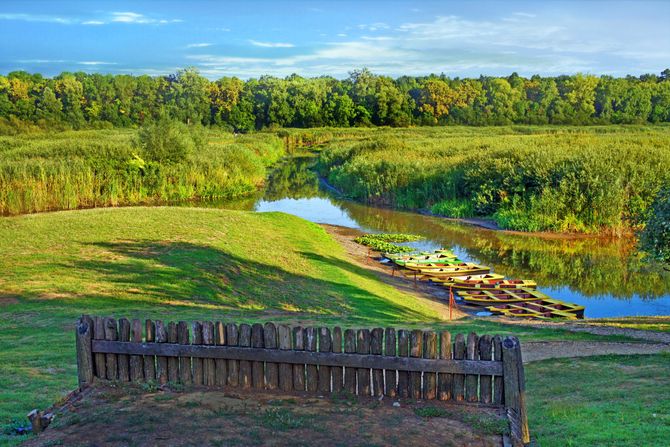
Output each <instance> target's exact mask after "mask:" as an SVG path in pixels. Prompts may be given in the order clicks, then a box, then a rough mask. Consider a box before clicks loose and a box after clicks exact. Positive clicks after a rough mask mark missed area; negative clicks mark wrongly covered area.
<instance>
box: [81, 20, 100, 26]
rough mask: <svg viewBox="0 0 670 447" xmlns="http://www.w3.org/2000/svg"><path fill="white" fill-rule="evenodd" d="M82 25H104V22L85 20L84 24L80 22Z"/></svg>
mask: <svg viewBox="0 0 670 447" xmlns="http://www.w3.org/2000/svg"><path fill="white" fill-rule="evenodd" d="M81 24H82V25H104V24H105V22H103V21H102V20H86V21H84V22H81Z"/></svg>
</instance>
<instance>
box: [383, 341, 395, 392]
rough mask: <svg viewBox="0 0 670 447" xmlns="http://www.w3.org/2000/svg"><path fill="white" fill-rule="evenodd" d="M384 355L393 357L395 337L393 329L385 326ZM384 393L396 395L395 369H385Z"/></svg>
mask: <svg viewBox="0 0 670 447" xmlns="http://www.w3.org/2000/svg"><path fill="white" fill-rule="evenodd" d="M384 355H387V356H392V357H394V356H395V355H396V338H395V329H394V328H386V331H385V334H384ZM384 379H385V387H384V390H385V393H386V395H387V396H389V397H396V395H397V382H396V381H397V378H396V370H395V369H387V370H385V377H384Z"/></svg>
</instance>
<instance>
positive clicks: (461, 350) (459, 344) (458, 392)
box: [452, 334, 465, 401]
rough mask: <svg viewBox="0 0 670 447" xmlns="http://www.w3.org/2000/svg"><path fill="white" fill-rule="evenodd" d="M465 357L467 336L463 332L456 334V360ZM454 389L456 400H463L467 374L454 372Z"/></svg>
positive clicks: (453, 393) (453, 394)
mask: <svg viewBox="0 0 670 447" xmlns="http://www.w3.org/2000/svg"><path fill="white" fill-rule="evenodd" d="M464 358H465V337H464V336H463V334H456V339H455V340H454V360H463V359H464ZM453 383H454V390H453V392H452V396H453V398H454V400H457V401H462V400H463V398H464V396H465V376H464V375H463V374H454V382H453Z"/></svg>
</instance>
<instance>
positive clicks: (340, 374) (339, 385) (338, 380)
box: [330, 326, 344, 393]
mask: <svg viewBox="0 0 670 447" xmlns="http://www.w3.org/2000/svg"><path fill="white" fill-rule="evenodd" d="M333 352H334V353H341V352H342V328H341V327H337V326H336V327H334V328H333ZM330 373H331V377H332V378H333V393H341V392H342V390H343V389H344V369H343V368H342V367H341V366H333V367H332V368H331V371H330Z"/></svg>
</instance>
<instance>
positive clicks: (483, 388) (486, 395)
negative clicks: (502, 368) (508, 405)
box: [479, 335, 493, 404]
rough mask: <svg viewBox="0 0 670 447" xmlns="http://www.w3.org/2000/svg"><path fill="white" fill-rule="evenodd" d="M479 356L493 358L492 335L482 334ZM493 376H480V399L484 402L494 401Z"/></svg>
mask: <svg viewBox="0 0 670 447" xmlns="http://www.w3.org/2000/svg"><path fill="white" fill-rule="evenodd" d="M479 358H480V359H481V360H492V352H491V336H490V335H482V336H481V337H480V338H479ZM492 378H493V377H492V376H480V377H479V400H480V401H481V402H482V403H485V404H490V403H491V402H492V400H493V399H492V388H491V382H492V380H491V379H492Z"/></svg>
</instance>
